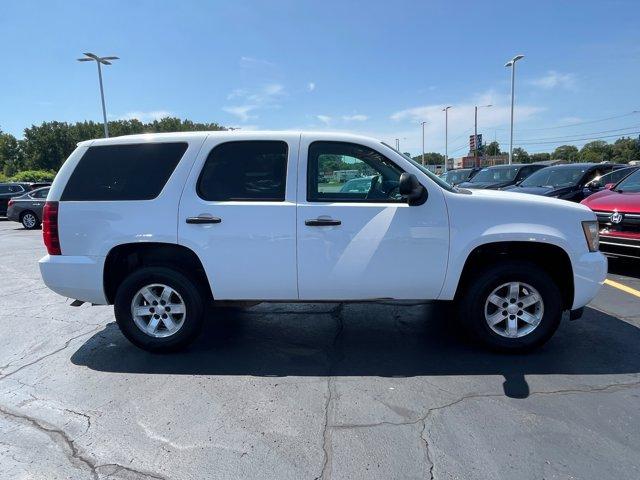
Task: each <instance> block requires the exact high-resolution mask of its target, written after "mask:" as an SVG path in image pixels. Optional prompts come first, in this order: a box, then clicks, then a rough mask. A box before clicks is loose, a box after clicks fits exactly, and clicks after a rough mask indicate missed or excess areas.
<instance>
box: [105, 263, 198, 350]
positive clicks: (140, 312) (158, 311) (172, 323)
mask: <svg viewBox="0 0 640 480" xmlns="http://www.w3.org/2000/svg"><path fill="white" fill-rule="evenodd" d="M114 312H115V316H116V321H117V322H118V326H119V327H120V330H121V331H122V333H123V334H124V336H125V337H127V338H128V339H129V340H130V341H131V342H132V343H134V344H135V345H137V346H138V347H140V348H143V349H145V350H149V351H153V352H169V351H175V350H179V349H181V348H183V347H185V346H186V345H188V344H189V343H190V342H192V341H193V340H194V339H195V338H196V337H197V336H198V334H199V333H200V329H201V327H202V322H203V315H204V303H203V296H202V293H201V291H200V289H199V288H198V286H197V284H195V283H194V282H193V280H191V278H189V277H188V276H187V275H185V274H183V273H181V272H179V271H176V270H173V269H170V268H165V267H145V268H142V269H140V270H137V271H135V272H133V273H132V274H130V275H129V276H128V277H127V278H125V280H124V281H123V282H122V284H121V285H120V287H119V288H118V291H117V293H116V298H115V302H114Z"/></svg>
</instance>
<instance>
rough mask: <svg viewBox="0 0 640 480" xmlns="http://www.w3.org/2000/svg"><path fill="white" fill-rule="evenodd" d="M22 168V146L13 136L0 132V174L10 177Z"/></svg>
mask: <svg viewBox="0 0 640 480" xmlns="http://www.w3.org/2000/svg"><path fill="white" fill-rule="evenodd" d="M23 168H24V155H23V152H22V144H21V142H20V141H19V140H17V139H16V137H14V136H13V135H11V134H9V133H3V132H2V131H0V172H2V173H3V174H5V175H6V176H11V175H13V174H15V173H16V172H19V171H20V170H22V169H23Z"/></svg>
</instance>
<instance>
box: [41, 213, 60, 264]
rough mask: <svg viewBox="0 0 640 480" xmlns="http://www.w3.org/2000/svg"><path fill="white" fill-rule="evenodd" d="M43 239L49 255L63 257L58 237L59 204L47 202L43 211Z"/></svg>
mask: <svg viewBox="0 0 640 480" xmlns="http://www.w3.org/2000/svg"><path fill="white" fill-rule="evenodd" d="M42 237H43V238H44V245H45V247H47V252H48V253H49V255H62V251H61V250H60V236H59V235H58V202H45V204H44V210H43V211H42Z"/></svg>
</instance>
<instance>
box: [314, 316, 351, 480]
mask: <svg viewBox="0 0 640 480" xmlns="http://www.w3.org/2000/svg"><path fill="white" fill-rule="evenodd" d="M343 309H344V304H343V303H339V304H338V305H336V307H335V308H334V309H333V310H332V311H331V317H332V318H333V319H334V320H335V321H336V333H335V335H334V336H333V341H332V342H331V345H330V346H329V371H328V372H327V373H328V374H329V375H328V378H327V397H326V399H325V403H324V425H323V427H322V453H323V460H322V469H321V470H320V475H318V476H317V477H315V479H314V480H325V479H328V478H331V473H330V472H331V460H332V449H331V429H330V425H329V422H330V416H331V415H330V412H331V404H332V403H333V401H334V398H335V395H336V392H335V377H334V376H333V375H332V373H333V368H334V366H335V363H336V362H337V361H339V360H340V359H341V358H342V355H341V354H335V353H334V354H333V355H332V353H333V352H336V346H337V345H338V341H339V339H340V336H341V335H342V332H343V331H344V319H343V318H342V311H343Z"/></svg>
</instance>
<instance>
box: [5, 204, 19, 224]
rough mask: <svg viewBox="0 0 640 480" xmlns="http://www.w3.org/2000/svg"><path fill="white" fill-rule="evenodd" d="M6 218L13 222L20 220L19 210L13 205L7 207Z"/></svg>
mask: <svg viewBox="0 0 640 480" xmlns="http://www.w3.org/2000/svg"><path fill="white" fill-rule="evenodd" d="M7 218H8V219H9V220H13V221H14V222H19V221H20V212H18V211H17V210H16V209H15V208H14V207H13V206H11V207H9V208H8V209H7Z"/></svg>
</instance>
